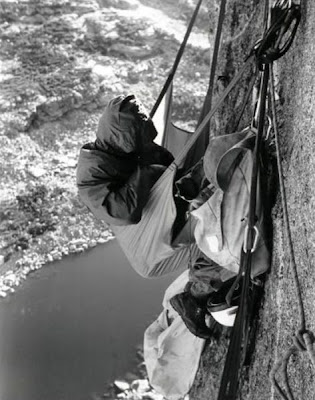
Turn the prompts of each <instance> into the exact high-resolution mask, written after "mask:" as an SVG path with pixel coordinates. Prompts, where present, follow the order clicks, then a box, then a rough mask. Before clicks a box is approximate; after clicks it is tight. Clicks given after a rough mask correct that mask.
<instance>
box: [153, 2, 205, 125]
mask: <svg viewBox="0 0 315 400" xmlns="http://www.w3.org/2000/svg"><path fill="white" fill-rule="evenodd" d="M201 3H202V0H199V1H198V3H197V5H196V8H195V11H194V13H193V15H192V17H191V20H190V22H189V25H188V28H187V31H186V33H185V36H184V39H183V41H182V44H181V45H180V48H179V50H178V53H177V55H176V58H175V61H174V64H173V66H172V69H171V72H170V73H169V75H168V77H167V79H166V81H165V83H164V86H163V88H162V90H161V93H160V94H159V97H158V98H157V100H156V102H155V104H154V106H153V108H152V110H151V112H150V118H153V116H154V114H155V113H156V110H157V109H158V107H159V105H160V104H161V101H162V100H163V97H164V96H165V93H166V92H167V90H168V88H169V87H170V85H171V83H172V81H173V79H174V75H175V73H176V70H177V67H178V65H179V62H180V60H181V58H182V55H183V53H184V50H185V47H186V44H187V41H188V39H189V36H190V33H191V31H192V28H193V26H194V23H195V21H196V18H197V15H198V12H199V8H200V6H201Z"/></svg>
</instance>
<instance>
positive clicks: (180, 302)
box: [170, 292, 213, 339]
mask: <svg viewBox="0 0 315 400" xmlns="http://www.w3.org/2000/svg"><path fill="white" fill-rule="evenodd" d="M170 303H171V305H172V307H173V308H174V310H175V311H177V313H178V314H179V315H180V316H181V318H182V320H183V322H184V324H185V325H186V327H187V328H188V329H189V330H190V332H191V333H192V334H194V335H195V336H198V337H200V338H202V339H209V338H210V337H211V336H212V333H213V329H211V328H209V327H208V326H207V325H206V321H205V318H206V311H207V309H206V300H205V301H204V300H199V299H198V300H197V299H196V298H194V297H193V296H192V295H191V294H190V293H189V292H183V293H179V294H177V295H176V296H174V297H173V298H171V300H170Z"/></svg>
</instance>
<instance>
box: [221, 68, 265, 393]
mask: <svg viewBox="0 0 315 400" xmlns="http://www.w3.org/2000/svg"><path fill="white" fill-rule="evenodd" d="M268 79H269V66H268V65H267V64H266V65H264V66H263V70H262V71H261V85H260V94H259V98H260V101H259V116H258V129H257V134H256V141H255V148H254V154H253V170H252V177H251V188H250V200H249V212H248V223H247V227H246V229H245V239H244V246H243V249H242V250H241V261H240V271H239V275H238V277H237V279H236V281H237V282H238V281H239V280H240V279H242V292H241V298H240V304H239V307H238V312H237V315H236V318H235V323H234V327H233V331H232V334H231V338H230V344H229V348H228V352H227V356H226V361H225V365H224V370H223V374H222V377H221V384H220V389H219V395H218V400H234V399H235V398H236V395H237V389H238V383H239V373H240V368H241V366H242V364H243V362H244V355H245V350H246V344H247V341H248V332H249V329H248V327H249V322H250V317H251V311H252V310H251V309H250V305H249V303H248V299H249V284H250V273H251V264H252V255H253V253H254V251H255V249H256V246H257V241H258V229H257V227H256V213H255V211H256V193H257V177H258V169H259V153H260V148H261V141H262V136H263V132H264V119H265V111H266V98H267V87H268Z"/></svg>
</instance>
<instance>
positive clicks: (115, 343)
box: [0, 240, 174, 400]
mask: <svg viewBox="0 0 315 400" xmlns="http://www.w3.org/2000/svg"><path fill="white" fill-rule="evenodd" d="M173 279H174V275H173V276H171V277H166V278H159V279H143V278H142V277H140V276H138V275H137V274H136V273H135V271H134V270H133V269H132V268H131V266H130V265H129V264H128V261H127V260H126V258H125V256H124V255H123V254H122V252H121V250H120V249H119V247H118V244H117V243H116V241H115V240H112V241H110V242H108V243H106V244H105V245H102V246H99V247H97V248H94V249H93V250H90V251H88V252H86V253H84V254H81V255H76V256H71V257H70V256H69V257H67V258H66V259H64V260H62V262H58V263H54V264H50V265H49V267H44V268H43V269H41V270H39V271H37V272H36V273H34V274H32V275H31V276H30V277H29V278H28V279H27V281H25V282H24V283H23V285H22V287H21V288H19V289H18V291H17V293H15V294H14V295H12V296H9V298H6V299H4V300H3V301H2V302H1V303H0V400H20V399H21V400H89V399H95V398H96V397H97V396H99V395H101V394H102V393H104V391H105V389H106V386H107V383H110V382H112V381H113V380H115V379H117V378H120V377H123V376H124V374H125V373H126V372H128V371H132V370H133V369H134V368H135V366H136V359H135V354H136V346H137V345H138V344H141V343H142V340H143V332H144V330H145V328H146V327H147V326H148V325H149V324H150V323H151V322H152V321H153V320H154V319H155V318H156V317H157V315H158V314H159V312H160V311H161V310H162V306H161V302H162V298H163V294H164V291H165V289H166V288H167V286H168V285H169V284H170V283H171V282H172V281H173Z"/></svg>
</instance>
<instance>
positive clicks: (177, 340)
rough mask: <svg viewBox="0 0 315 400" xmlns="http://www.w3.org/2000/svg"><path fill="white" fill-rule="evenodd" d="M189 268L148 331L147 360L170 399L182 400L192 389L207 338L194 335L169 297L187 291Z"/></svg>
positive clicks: (152, 375) (151, 376) (159, 389)
mask: <svg viewBox="0 0 315 400" xmlns="http://www.w3.org/2000/svg"><path fill="white" fill-rule="evenodd" d="M187 282H188V270H187V271H185V272H183V273H182V274H181V275H180V276H179V277H178V278H177V279H176V280H175V281H174V282H173V283H172V284H171V285H170V286H169V288H168V289H167V290H166V292H165V296H164V299H163V307H164V310H163V312H162V313H161V314H160V315H159V317H158V318H157V320H156V321H154V322H153V323H152V324H151V325H150V326H149V327H148V328H147V329H146V331H145V334H144V361H145V364H146V368H147V372H148V376H149V381H150V384H151V385H152V386H153V388H154V389H155V390H156V391H157V392H158V393H160V394H162V395H163V396H164V397H165V398H166V399H167V400H179V399H181V398H183V397H184V396H185V395H186V394H187V393H188V392H189V390H190V388H191V386H192V384H193V382H194V379H195V375H196V372H197V370H198V366H199V359H200V356H201V353H202V350H203V348H204V344H205V340H204V339H200V338H198V337H196V336H194V335H193V334H192V333H191V332H190V331H189V330H188V329H187V328H186V326H185V324H184V323H183V321H182V319H181V317H180V316H179V315H178V314H177V312H176V311H175V310H174V309H173V308H172V306H171V305H170V302H169V300H170V299H171V298H172V297H173V296H175V295H176V294H177V293H181V292H183V290H184V288H185V285H186V283H187Z"/></svg>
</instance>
